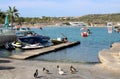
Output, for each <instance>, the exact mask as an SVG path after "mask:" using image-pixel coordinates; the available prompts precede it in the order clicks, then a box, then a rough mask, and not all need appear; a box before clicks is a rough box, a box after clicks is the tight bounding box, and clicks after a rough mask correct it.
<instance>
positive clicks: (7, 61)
mask: <svg viewBox="0 0 120 79" xmlns="http://www.w3.org/2000/svg"><path fill="white" fill-rule="evenodd" d="M10 62H11V61H9V60H0V63H10Z"/></svg>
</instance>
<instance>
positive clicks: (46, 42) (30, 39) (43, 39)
mask: <svg viewBox="0 0 120 79" xmlns="http://www.w3.org/2000/svg"><path fill="white" fill-rule="evenodd" d="M18 40H19V41H20V42H21V43H22V44H23V46H22V49H27V48H28V49H32V48H41V47H46V46H51V45H52V43H50V37H48V36H42V35H37V36H24V37H19V38H18Z"/></svg>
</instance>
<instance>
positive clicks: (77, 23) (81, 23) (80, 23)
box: [69, 22, 88, 26]
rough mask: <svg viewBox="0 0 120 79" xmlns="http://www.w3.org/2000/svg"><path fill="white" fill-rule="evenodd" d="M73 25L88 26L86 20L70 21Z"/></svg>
mask: <svg viewBox="0 0 120 79" xmlns="http://www.w3.org/2000/svg"><path fill="white" fill-rule="evenodd" d="M69 24H70V25H71V26H88V25H87V24H85V23H84V22H69Z"/></svg>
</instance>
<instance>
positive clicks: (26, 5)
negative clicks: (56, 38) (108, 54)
mask: <svg viewBox="0 0 120 79" xmlns="http://www.w3.org/2000/svg"><path fill="white" fill-rule="evenodd" d="M8 6H11V7H13V6H15V7H16V9H18V12H19V13H20V16H21V17H42V16H50V17H70V16H72V17H77V16H83V15H88V14H108V13H120V0H1V1H0V9H1V11H6V10H8Z"/></svg>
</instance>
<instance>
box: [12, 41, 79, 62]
mask: <svg viewBox="0 0 120 79" xmlns="http://www.w3.org/2000/svg"><path fill="white" fill-rule="evenodd" d="M78 44H80V42H79V41H76V42H66V43H61V44H58V45H53V46H49V47H44V48H40V49H35V50H27V51H25V52H23V53H19V54H14V55H11V56H10V58H13V59H21V60H24V59H28V58H32V57H35V56H38V55H43V54H46V53H49V52H52V51H57V50H60V49H64V48H67V47H72V46H75V45H78Z"/></svg>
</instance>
